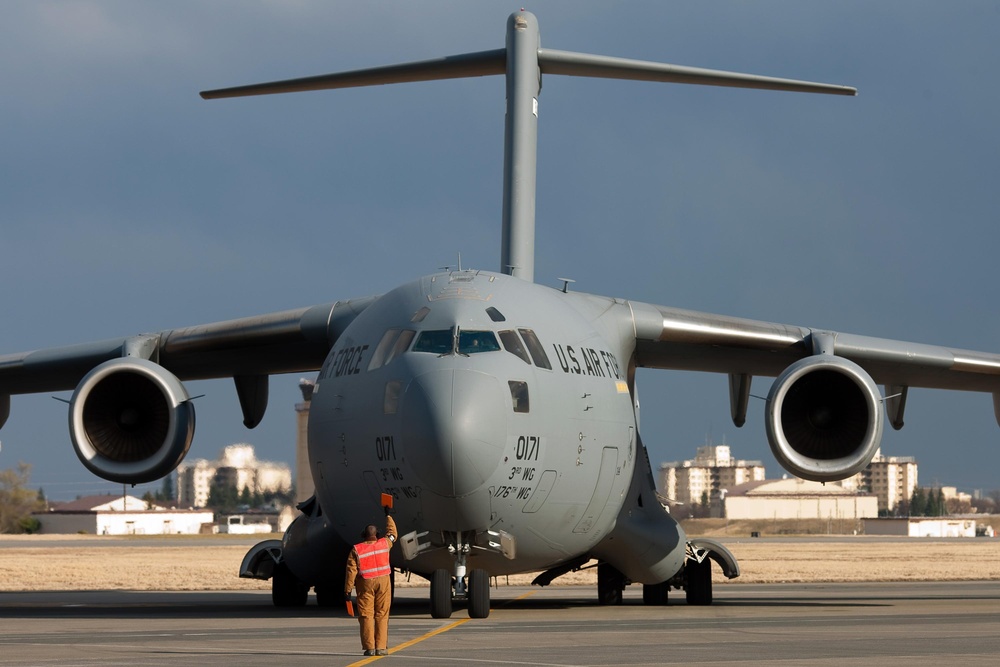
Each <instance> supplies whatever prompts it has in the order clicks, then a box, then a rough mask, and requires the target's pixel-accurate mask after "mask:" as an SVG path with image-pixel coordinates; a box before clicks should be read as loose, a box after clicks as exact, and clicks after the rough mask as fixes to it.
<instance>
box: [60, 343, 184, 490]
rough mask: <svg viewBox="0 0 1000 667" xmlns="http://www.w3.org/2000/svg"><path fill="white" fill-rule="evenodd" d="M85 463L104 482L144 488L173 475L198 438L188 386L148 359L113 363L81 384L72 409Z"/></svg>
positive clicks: (74, 431)
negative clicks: (152, 482) (195, 431)
mask: <svg viewBox="0 0 1000 667" xmlns="http://www.w3.org/2000/svg"><path fill="white" fill-rule="evenodd" d="M69 432H70V437H71V438H72V440H73V448H74V449H75V450H76V454H77V456H79V457H80V461H82V462H83V465H85V466H86V467H87V469H88V470H90V471H91V472H93V473H94V474H95V475H98V476H99V477H103V478H104V479H107V480H110V481H112V482H120V483H123V484H141V483H144V482H151V481H154V480H157V479H159V478H161V477H163V476H164V475H166V474H168V473H169V472H170V471H172V470H173V469H174V468H176V467H177V465H178V464H179V463H180V462H181V460H183V458H184V456H185V454H187V452H188V449H189V448H190V446H191V440H192V439H193V438H194V405H192V403H191V400H190V397H189V396H188V393H187V390H186V389H185V388H184V385H182V384H181V382H180V380H178V379H177V378H176V377H174V375H173V374H171V373H170V372H169V371H167V370H166V369H165V368H163V367H162V366H159V365H157V364H154V363H153V362H151V361H147V360H145V359H140V358H135V357H127V358H122V359H112V360H111V361H106V362H104V363H103V364H101V365H100V366H97V367H96V368H94V370H92V371H90V373H88V374H87V375H86V376H85V377H84V378H83V380H82V381H81V382H80V384H79V386H78V387H77V388H76V391H75V392H74V393H73V398H72V400H71V401H70V408H69Z"/></svg>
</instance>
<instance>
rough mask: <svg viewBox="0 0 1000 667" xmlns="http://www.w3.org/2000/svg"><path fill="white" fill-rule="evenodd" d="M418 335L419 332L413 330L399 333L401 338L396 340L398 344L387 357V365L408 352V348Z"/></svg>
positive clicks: (404, 330)
mask: <svg viewBox="0 0 1000 667" xmlns="http://www.w3.org/2000/svg"><path fill="white" fill-rule="evenodd" d="M416 335H417V332H416V331H414V330H413V329H403V330H402V331H401V332H400V333H399V338H397V339H396V344H395V345H393V346H392V351H391V352H389V354H388V355H386V358H385V363H389V362H390V361H392V360H393V359H395V358H396V357H398V356H399V355H401V354H403V353H404V352H406V350H407V348H408V347H410V343H412V342H413V337H414V336H416Z"/></svg>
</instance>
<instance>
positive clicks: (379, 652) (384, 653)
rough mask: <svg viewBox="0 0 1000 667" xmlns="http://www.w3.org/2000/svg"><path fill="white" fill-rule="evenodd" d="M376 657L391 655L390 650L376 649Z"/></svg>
mask: <svg viewBox="0 0 1000 667" xmlns="http://www.w3.org/2000/svg"><path fill="white" fill-rule="evenodd" d="M375 655H389V649H387V648H377V649H375Z"/></svg>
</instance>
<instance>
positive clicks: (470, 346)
mask: <svg viewBox="0 0 1000 667" xmlns="http://www.w3.org/2000/svg"><path fill="white" fill-rule="evenodd" d="M499 350H500V343H498V342H497V337H496V336H494V335H493V332H492V331H460V332H459V334H458V353H459V354H476V353H477V352H497V351H499Z"/></svg>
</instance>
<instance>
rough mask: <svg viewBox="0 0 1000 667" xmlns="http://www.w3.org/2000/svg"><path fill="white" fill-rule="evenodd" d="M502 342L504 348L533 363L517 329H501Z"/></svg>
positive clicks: (529, 363)
mask: <svg viewBox="0 0 1000 667" xmlns="http://www.w3.org/2000/svg"><path fill="white" fill-rule="evenodd" d="M500 342H501V343H503V349H505V350H507V351H508V352H510V353H511V354H513V355H514V356H515V357H518V358H519V359H521V361H523V362H524V363H526V364H528V365H529V366H530V365H531V359H529V358H528V351H527V350H525V349H524V345H522V344H521V338H520V337H519V336H518V335H517V332H516V331H501V332H500Z"/></svg>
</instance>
